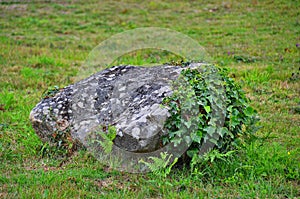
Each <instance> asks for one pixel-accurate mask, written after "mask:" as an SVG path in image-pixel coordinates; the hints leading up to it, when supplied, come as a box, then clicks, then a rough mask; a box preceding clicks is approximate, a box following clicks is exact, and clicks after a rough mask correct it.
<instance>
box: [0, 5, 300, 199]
mask: <svg viewBox="0 0 300 199" xmlns="http://www.w3.org/2000/svg"><path fill="white" fill-rule="evenodd" d="M70 2H71V1H66V3H51V4H49V3H27V4H26V3H18V4H12V3H0V16H1V20H0V71H1V72H0V74H1V75H0V162H1V163H0V173H1V175H0V198H99V197H101V198H121V197H123V198H299V197H300V191H299V187H300V176H299V173H300V170H299V166H300V165H299V162H300V155H299V154H300V134H299V132H300V128H299V126H300V115H299V112H297V111H296V110H297V108H298V109H299V106H300V100H299V93H300V90H299V88H300V79H299V78H298V79H291V76H292V73H293V72H294V73H296V72H298V71H299V66H300V48H299V47H296V44H297V43H300V37H299V36H300V11H299V9H298V8H299V7H300V3H299V2H298V1H283V0H282V1H279V0H278V1H272V2H271V1H256V0H252V1H250V0H249V1H242V2H239V3H238V2H234V1H226V2H225V1H221V0H216V1H205V2H201V3H199V2H198V1H192V2H190V3H189V2H188V1H176V2H172V3H166V2H160V1H156V0H154V1H149V2H144V1H140V2H135V1H126V2H125V1H124V2H116V1H110V2H108V1H107V2H101V3H100V2H98V1H94V0H90V1H88V3H82V2H79V1H75V2H74V3H70ZM152 26H155V27H164V28H171V29H174V30H177V31H179V32H182V33H183V34H186V35H188V36H190V37H191V38H193V39H195V40H196V41H198V42H199V44H201V45H202V46H203V47H205V49H206V50H207V52H208V53H209V54H210V55H211V57H212V58H213V60H214V64H216V65H219V66H221V67H228V68H230V75H231V76H232V77H233V78H235V79H236V81H238V82H240V83H241V84H242V86H243V88H244V90H245V91H246V93H247V96H248V97H249V98H250V99H251V100H252V102H251V104H252V106H253V107H254V108H256V109H257V110H258V112H259V114H260V116H261V122H260V125H261V126H262V128H261V129H260V130H259V132H258V133H257V135H258V136H259V137H261V139H257V140H255V141H253V142H252V143H250V144H248V145H245V147H242V148H241V149H239V150H238V151H237V152H235V154H234V155H232V156H230V158H228V159H227V161H223V160H221V159H217V160H214V161H213V162H207V164H202V165H200V166H198V167H197V168H195V169H194V170H193V171H191V170H190V169H188V168H183V169H174V170H173V171H172V172H171V173H170V175H168V176H167V177H166V178H162V177H161V176H156V175H154V174H139V175H138V174H128V173H120V172H117V171H113V170H110V169H109V168H108V167H106V166H105V165H101V163H100V162H98V161H96V160H95V159H94V158H93V157H91V156H90V155H89V154H88V153H87V152H85V151H79V152H76V153H75V154H74V155H73V156H72V157H70V158H68V159H59V158H57V157H55V154H52V155H51V153H50V152H51V150H50V151H48V154H47V153H46V154H45V153H43V150H41V149H42V148H43V146H45V145H44V144H43V143H42V142H41V141H40V139H39V138H38V137H37V135H36V134H35V132H34V131H33V129H32V127H31V124H30V122H29V112H30V110H31V109H32V108H33V107H34V106H35V105H36V103H38V102H39V101H40V99H41V96H42V94H43V92H44V91H45V90H47V89H48V88H49V87H52V86H54V85H58V86H60V87H63V86H66V85H68V84H70V83H74V80H75V77H76V75H77V73H78V69H79V67H80V65H81V64H83V63H84V61H85V59H86V58H87V56H88V53H89V52H90V51H91V50H92V49H93V48H94V47H95V46H96V45H98V44H99V43H100V42H101V41H103V40H105V39H107V38H109V37H110V36H112V35H114V34H116V33H120V32H123V31H126V30H130V29H133V28H137V27H152ZM178 59H179V57H178V56H175V55H173V54H171V53H168V52H165V51H159V50H144V51H136V52H132V53H130V54H127V55H125V56H123V57H121V58H119V59H118V60H116V61H115V62H114V63H115V64H122V63H123V64H126V63H130V64H137V65H145V64H155V63H165V62H169V61H172V60H175V61H176V60H178ZM265 137H267V138H265ZM262 138H264V139H262ZM46 147H47V146H46ZM52 152H53V151H52ZM54 152H55V151H54Z"/></svg>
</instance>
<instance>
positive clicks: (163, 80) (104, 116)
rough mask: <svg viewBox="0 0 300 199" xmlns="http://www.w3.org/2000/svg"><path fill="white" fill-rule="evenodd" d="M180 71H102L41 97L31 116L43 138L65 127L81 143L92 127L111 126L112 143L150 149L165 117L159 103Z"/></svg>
mask: <svg viewBox="0 0 300 199" xmlns="http://www.w3.org/2000/svg"><path fill="white" fill-rule="evenodd" d="M199 65H200V63H194V64H191V65H189V66H187V67H197V66H199ZM182 69H183V67H181V66H171V65H161V66H155V67H138V66H114V67H112V68H109V69H105V70H103V71H100V72H98V73H96V74H94V75H92V76H90V77H88V78H86V79H84V80H81V81H79V82H77V83H75V84H72V85H69V86H67V87H65V88H63V89H61V90H60V91H59V92H58V93H56V94H55V95H54V96H51V97H48V98H46V99H42V101H41V102H39V103H38V104H37V105H36V107H35V108H34V109H33V110H32V111H31V113H30V120H31V122H32V124H33V128H34V129H35V131H36V133H37V134H38V135H39V136H40V137H41V139H42V140H43V141H45V142H47V141H50V140H51V136H52V135H53V133H54V132H56V131H66V130H67V129H68V130H69V132H70V134H71V136H72V138H73V139H74V140H77V141H79V142H80V143H82V144H84V145H85V144H86V138H87V135H88V134H89V133H90V132H92V131H93V130H95V129H96V128H99V127H101V129H103V131H104V132H105V129H107V127H108V126H115V128H116V131H117V135H116V138H115V139H114V141H113V142H114V144H115V145H116V146H118V147H120V148H123V149H125V150H127V151H131V152H150V151H154V150H156V149H157V148H159V145H160V138H161V136H162V135H163V134H164V123H165V121H166V120H167V118H168V117H169V116H170V114H169V113H168V109H167V108H166V107H162V106H161V102H162V100H163V99H164V98H165V97H166V96H169V95H171V94H172V89H171V88H172V87H171V82H172V81H173V80H176V79H177V78H178V76H179V74H180V72H181V70H182Z"/></svg>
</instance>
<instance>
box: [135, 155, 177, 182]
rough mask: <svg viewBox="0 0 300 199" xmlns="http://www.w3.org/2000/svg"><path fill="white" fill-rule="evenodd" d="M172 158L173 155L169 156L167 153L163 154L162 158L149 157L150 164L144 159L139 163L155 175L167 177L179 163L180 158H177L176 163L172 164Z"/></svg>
mask: <svg viewBox="0 0 300 199" xmlns="http://www.w3.org/2000/svg"><path fill="white" fill-rule="evenodd" d="M171 157H172V154H171V155H168V153H167V152H164V153H163V152H161V153H160V158H159V157H149V158H148V159H149V160H150V162H146V161H144V160H143V159H142V160H140V161H139V163H143V164H145V165H146V166H147V167H148V168H149V169H150V171H151V172H153V173H154V174H155V175H157V176H162V177H166V176H167V175H168V174H169V173H170V172H171V169H172V167H173V166H174V165H175V164H176V162H177V161H178V158H175V159H174V161H173V162H172V163H171V164H170V160H171ZM169 164H170V165H169ZM168 165H169V166H168Z"/></svg>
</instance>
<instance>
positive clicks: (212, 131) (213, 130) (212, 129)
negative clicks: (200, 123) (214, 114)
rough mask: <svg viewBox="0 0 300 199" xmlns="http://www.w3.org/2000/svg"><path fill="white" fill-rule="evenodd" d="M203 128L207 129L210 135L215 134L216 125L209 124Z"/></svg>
mask: <svg viewBox="0 0 300 199" xmlns="http://www.w3.org/2000/svg"><path fill="white" fill-rule="evenodd" d="M203 130H204V131H206V132H207V134H208V135H210V136H212V135H213V134H214V132H215V131H216V127H213V126H208V127H206V128H204V129H203Z"/></svg>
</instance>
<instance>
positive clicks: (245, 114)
mask: <svg viewBox="0 0 300 199" xmlns="http://www.w3.org/2000/svg"><path fill="white" fill-rule="evenodd" d="M181 79H183V80H184V81H185V84H186V85H184V84H182V83H180V82H179V83H178V81H177V82H175V83H174V85H175V86H173V87H174V89H173V94H172V95H171V96H169V97H166V98H164V100H163V105H164V106H166V107H168V109H169V113H170V115H171V116H170V117H169V118H168V119H167V121H166V123H165V129H166V132H167V133H166V134H165V135H164V137H163V139H162V142H163V144H164V145H166V144H168V143H170V142H173V143H174V144H178V142H180V139H184V138H185V137H186V136H182V135H183V133H185V132H183V131H189V134H188V135H189V139H190V143H191V145H190V147H189V149H188V151H187V155H188V156H189V157H191V158H195V157H197V156H199V157H200V155H202V154H201V146H202V145H203V144H205V143H206V142H207V140H206V139H207V137H210V142H212V143H213V144H214V150H218V151H220V152H224V153H225V152H228V151H230V150H234V149H235V148H236V147H237V146H238V143H241V142H243V141H244V140H245V138H247V137H251V136H252V135H253V134H254V133H255V132H256V131H257V130H258V127H257V125H256V124H257V121H258V116H257V112H256V110H254V109H253V108H252V107H251V106H250V105H249V99H247V97H246V95H245V93H244V91H243V90H242V88H241V86H240V85H239V84H237V83H236V82H235V81H234V80H233V79H232V78H230V77H229V76H228V70H227V69H225V68H217V67H214V66H211V65H207V66H204V67H202V68H201V70H199V69H193V68H185V69H183V70H182V72H181ZM181 82H182V81H181ZM178 84H181V85H179V86H178ZM188 87H189V88H190V89H188ZM191 91H192V92H193V94H192V95H191ZM190 98H192V100H190ZM189 101H191V102H189ZM185 104H191V105H192V106H190V107H189V108H188V109H184V107H185ZM216 112H218V114H219V115H218V114H216ZM220 117H221V118H223V119H220ZM221 120H222V122H221ZM216 135H217V136H216Z"/></svg>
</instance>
